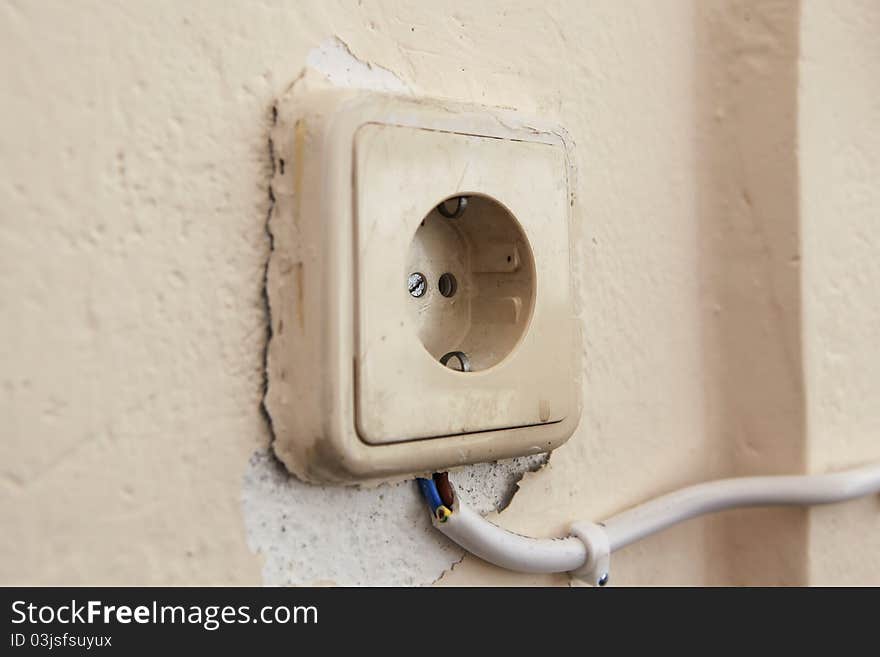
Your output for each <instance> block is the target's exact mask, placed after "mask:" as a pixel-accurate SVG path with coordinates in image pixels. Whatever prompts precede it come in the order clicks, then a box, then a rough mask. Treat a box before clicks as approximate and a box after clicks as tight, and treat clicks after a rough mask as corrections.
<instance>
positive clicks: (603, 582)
mask: <svg viewBox="0 0 880 657" xmlns="http://www.w3.org/2000/svg"><path fill="white" fill-rule="evenodd" d="M607 583H608V573H602V577H600V578H599V581H598V584H599V586H605V585H606V584H607Z"/></svg>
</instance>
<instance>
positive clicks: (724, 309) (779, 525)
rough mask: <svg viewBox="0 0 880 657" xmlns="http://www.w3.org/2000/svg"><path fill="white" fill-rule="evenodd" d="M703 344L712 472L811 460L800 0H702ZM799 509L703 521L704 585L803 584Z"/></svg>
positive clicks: (778, 469)
mask: <svg viewBox="0 0 880 657" xmlns="http://www.w3.org/2000/svg"><path fill="white" fill-rule="evenodd" d="M695 8H696V10H695V26H696V30H697V38H698V44H699V45H698V52H697V53H696V56H695V58H694V62H695V66H696V70H695V95H696V107H697V116H698V121H699V125H698V135H699V141H698V142H697V144H696V149H697V151H696V154H695V155H696V157H695V162H696V170H697V176H698V180H697V186H696V187H697V190H698V191H697V199H696V205H697V211H698V213H699V216H700V229H699V238H698V239H699V244H698V248H699V252H700V265H699V267H700V270H699V272H698V276H699V279H700V281H701V308H702V318H703V330H702V335H703V345H702V350H703V354H704V361H705V372H706V379H705V380H706V382H707V390H706V400H707V408H706V429H707V431H708V433H709V441H710V443H711V444H713V445H714V446H715V449H714V454H713V457H712V463H711V464H710V468H709V470H710V472H711V473H712V475H713V476H736V475H746V474H750V475H753V474H772V473H800V472H803V471H804V467H805V449H806V444H805V442H806V436H805V419H804V414H805V410H804V391H803V374H802V364H801V294H800V255H799V254H800V234H799V208H798V202H799V190H798V168H797V167H798V162H797V153H796V148H797V84H798V74H797V58H798V52H799V48H798V34H799V17H800V6H799V4H798V3H796V2H791V1H790V0H779V1H774V2H766V1H758V0H750V1H741V2H711V3H709V2H702V1H701V0H699V1H697V2H695ZM806 530H807V516H806V512H805V511H804V510H802V509H767V510H746V511H734V512H728V513H725V514H722V515H720V516H717V517H715V518H713V519H712V520H711V522H710V523H708V524H707V531H708V535H707V540H708V541H709V542H710V546H711V548H712V550H711V552H712V554H713V555H717V559H716V561H720V563H714V564H711V567H710V568H709V570H708V571H707V573H706V583H707V584H722V583H725V584H742V585H745V584H757V583H762V584H803V583H805V579H806V545H807V543H806V538H807V534H806Z"/></svg>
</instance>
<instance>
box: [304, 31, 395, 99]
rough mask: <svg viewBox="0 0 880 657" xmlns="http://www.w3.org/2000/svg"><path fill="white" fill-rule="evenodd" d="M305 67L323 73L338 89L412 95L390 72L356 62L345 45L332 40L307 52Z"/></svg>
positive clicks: (358, 60)
mask: <svg viewBox="0 0 880 657" xmlns="http://www.w3.org/2000/svg"><path fill="white" fill-rule="evenodd" d="M306 66H308V67H309V68H312V69H315V70H316V71H318V72H320V73H323V74H324V77H326V78H327V81H328V82H330V83H331V84H333V85H336V86H338V87H356V88H365V89H375V90H377V91H386V92H389V93H397V94H411V93H412V90H411V89H410V88H409V87H408V86H407V85H406V83H404V82H403V81H402V80H401V79H400V78H399V77H398V76H397V75H395V74H394V73H393V72H392V71H390V70H388V69H387V68H383V67H381V66H377V65H376V64H371V63H370V62H365V61H363V60H361V59H358V58H357V57H355V56H354V54H352V52H351V49H350V48H349V47H348V45H347V44H346V43H345V42H344V41H342V40H341V39H339V38H338V37H335V36H334V37H330V38H329V39H327V40H325V41H324V42H323V43H321V45H320V46H318V47H317V48H313V49H312V50H311V51H310V52H309V54H308V57H307V58H306Z"/></svg>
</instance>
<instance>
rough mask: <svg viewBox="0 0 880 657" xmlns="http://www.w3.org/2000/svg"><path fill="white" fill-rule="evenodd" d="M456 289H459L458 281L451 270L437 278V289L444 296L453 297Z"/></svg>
mask: <svg viewBox="0 0 880 657" xmlns="http://www.w3.org/2000/svg"><path fill="white" fill-rule="evenodd" d="M456 290H458V281H457V280H455V276H453V275H452V274H450V273H449V272H446V273H445V274H442V275H441V276H440V278H439V279H438V280H437V291H438V292H440V294H442V295H443V296H444V297H447V298H448V297H451V296H452V295H454V294H455V292H456Z"/></svg>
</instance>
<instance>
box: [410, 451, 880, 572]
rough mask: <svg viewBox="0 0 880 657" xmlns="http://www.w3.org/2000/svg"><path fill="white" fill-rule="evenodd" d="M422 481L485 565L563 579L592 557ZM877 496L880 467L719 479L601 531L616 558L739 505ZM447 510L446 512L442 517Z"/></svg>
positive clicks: (443, 522) (440, 522)
mask: <svg viewBox="0 0 880 657" xmlns="http://www.w3.org/2000/svg"><path fill="white" fill-rule="evenodd" d="M418 481H419V486H420V487H421V488H422V492H423V494H424V495H425V498H426V499H427V500H428V504H429V506H430V507H431V514H432V518H433V519H434V526H435V527H437V529H439V530H440V531H441V532H442V533H443V534H445V535H446V536H447V537H449V538H450V539H452V540H453V541H455V542H456V543H458V544H459V545H460V546H461V547H463V548H464V549H466V550H467V551H469V552H471V553H473V554H475V555H476V556H478V557H480V558H481V559H483V560H485V561H488V562H490V563H493V564H495V565H497V566H500V567H502V568H507V569H508V570H514V571H518V572H525V573H562V572H571V571H577V570H578V569H580V568H582V567H584V565H585V563H586V562H587V561H588V560H589V558H590V556H591V555H590V547H591V545H590V544H589V541H585V540H584V539H582V538H580V537H576V536H568V537H564V538H553V539H541V538H530V537H528V536H521V535H519V534H516V533H513V532H510V531H508V530H506V529H503V528H501V527H499V526H498V525H495V524H493V523H491V522H489V521H488V520H486V519H485V518H483V517H482V516H480V515H479V514H478V513H476V512H475V511H473V510H472V509H471V508H469V507H468V506H467V505H466V504H465V503H463V502H462V501H461V499H460V498H459V496H458V495H457V494H455V491H454V489H452V492H453V496H454V497H453V502H452V507H451V508H449V507H448V506H446V505H444V504H443V500H441V499H440V494H439V492H438V490H437V485H436V483H435V482H434V480H432V479H419V480H418ZM423 482H425V483H423ZM450 487H451V484H450ZM873 493H880V463H877V464H872V465H866V466H862V467H859V468H853V469H850V470H844V471H841V472H834V473H830V474H818V475H778V476H763V477H737V478H733V479H720V480H717V481H710V482H705V483H701V484H697V485H694V486H688V487H686V488H682V489H681V490H678V491H675V492H672V493H668V494H666V495H662V496H660V497H658V498H655V499H653V500H650V501H648V502H645V503H644V504H640V505H638V506H635V507H633V508H631V509H628V510H626V511H623V512H622V513H619V514H617V515H614V516H612V517H610V518H608V519H607V520H605V521H604V522H602V523H599V525H597V527H599V528H600V531H603V532H604V534H605V536H606V537H607V541H605V545H606V546H607V549H608V550H609V551H610V552H613V551H614V550H618V549H620V548H622V547H624V546H626V545H629V544H631V543H634V542H635V541H638V540H640V539H642V538H645V537H646V536H650V535H651V534H654V533H656V532H659V531H661V530H663V529H666V528H667V527H670V526H672V525H675V524H677V523H679V522H683V521H685V520H688V519H690V518H694V517H696V516H700V515H704V514H707V513H714V512H716V511H722V510H725V509H732V508H739V507H754V506H771V505H818V504H832V503H835V502H843V501H846V500H850V499H854V498H857V497H862V496H865V495H870V494H873ZM441 507H442V509H443V511H440V512H439V515H438V509H440V508H441ZM578 536H581V533H578ZM594 547H595V546H594ZM607 554H608V553H606V555H605V556H606V557H607ZM603 575H604V577H602V578H601V580H600V583H602V584H604V582H605V581H607V573H604V574H603Z"/></svg>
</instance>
